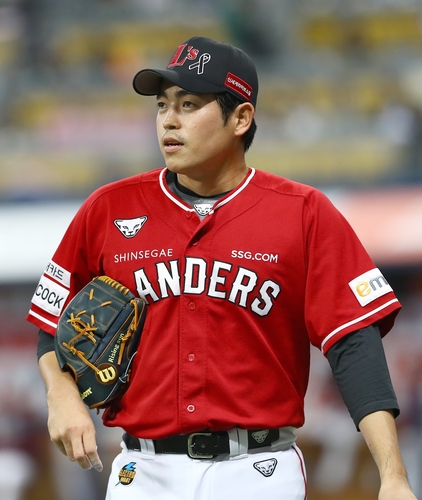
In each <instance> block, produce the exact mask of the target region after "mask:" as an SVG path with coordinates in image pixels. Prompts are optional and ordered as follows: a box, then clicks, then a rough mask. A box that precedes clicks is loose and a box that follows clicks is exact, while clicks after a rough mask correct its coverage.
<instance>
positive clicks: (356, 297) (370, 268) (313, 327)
mask: <svg viewBox="0 0 422 500" xmlns="http://www.w3.org/2000/svg"><path fill="white" fill-rule="evenodd" d="M305 219H306V221H305V227H306V228H307V234H306V235H305V238H306V244H305V245H306V251H307V265H308V268H307V284H306V299H305V315H306V316H305V319H306V324H307V328H308V332H309V336H310V339H311V342H312V343H313V344H314V345H315V346H316V347H318V348H320V349H322V351H323V352H324V353H326V352H327V350H328V349H329V348H330V347H331V346H332V345H333V344H335V343H336V342H337V341H338V340H339V339H340V338H342V337H344V336H345V335H347V334H348V333H351V332H353V331H356V330H359V329H360V328H365V327H367V326H369V325H371V324H373V323H378V325H379V327H380V330H381V334H382V335H385V334H386V333H387V332H388V331H389V330H390V329H391V327H392V326H393V323H394V319H395V316H396V315H397V313H398V311H399V310H400V308H401V305H400V304H399V302H398V300H397V298H396V296H395V295H394V292H393V290H392V288H391V287H390V285H389V284H388V282H387V280H386V279H385V277H384V276H383V274H382V273H381V271H380V270H379V269H378V268H377V267H376V265H375V264H374V262H373V261H372V259H371V258H370V256H369V255H368V253H367V252H366V250H365V249H364V248H363V246H362V244H361V242H360V240H359V239H358V237H357V236H356V234H355V232H354V231H353V229H352V228H351V226H350V225H349V223H348V222H347V221H346V219H345V218H344V217H343V216H342V215H341V213H340V212H339V211H338V210H337V209H336V208H335V207H334V206H333V205H332V203H331V202H330V201H329V200H328V198H327V197H326V196H325V195H323V194H322V193H319V192H314V194H313V195H312V196H311V197H309V198H308V206H307V209H306V211H305Z"/></svg>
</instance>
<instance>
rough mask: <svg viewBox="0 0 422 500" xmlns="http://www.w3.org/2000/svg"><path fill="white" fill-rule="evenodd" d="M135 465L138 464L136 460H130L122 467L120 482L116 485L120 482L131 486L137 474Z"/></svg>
mask: <svg viewBox="0 0 422 500" xmlns="http://www.w3.org/2000/svg"><path fill="white" fill-rule="evenodd" d="M135 465H136V463H135V462H129V463H128V464H126V465H125V466H123V467H122V468H121V469H120V472H119V482H118V483H117V484H116V486H117V485H118V484H122V485H123V486H129V485H130V484H131V483H132V482H133V480H134V479H135V476H136V467H135Z"/></svg>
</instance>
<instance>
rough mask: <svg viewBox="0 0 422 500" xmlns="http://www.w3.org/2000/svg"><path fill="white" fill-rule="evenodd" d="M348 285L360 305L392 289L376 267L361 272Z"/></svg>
mask: <svg viewBox="0 0 422 500" xmlns="http://www.w3.org/2000/svg"><path fill="white" fill-rule="evenodd" d="M349 286H350V289H351V290H352V292H353V294H354V295H355V297H356V298H357V300H358V302H359V304H360V305H361V306H362V307H363V306H366V305H367V304H369V303H371V302H372V301H374V300H375V299H378V298H379V297H382V296H383V295H385V294H386V293H389V292H392V291H393V289H392V288H391V286H390V285H389V284H388V282H387V280H386V279H385V278H384V276H383V275H382V273H381V271H380V270H379V269H378V268H374V269H371V270H370V271H368V272H366V273H363V274H361V275H360V276H358V277H357V278H355V279H353V280H352V281H350V282H349Z"/></svg>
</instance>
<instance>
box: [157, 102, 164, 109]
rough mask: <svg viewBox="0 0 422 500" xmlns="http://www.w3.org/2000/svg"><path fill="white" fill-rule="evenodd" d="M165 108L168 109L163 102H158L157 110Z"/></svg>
mask: <svg viewBox="0 0 422 500" xmlns="http://www.w3.org/2000/svg"><path fill="white" fill-rule="evenodd" d="M165 107H166V105H165V104H164V102H162V101H158V102H157V108H158V109H163V108H165Z"/></svg>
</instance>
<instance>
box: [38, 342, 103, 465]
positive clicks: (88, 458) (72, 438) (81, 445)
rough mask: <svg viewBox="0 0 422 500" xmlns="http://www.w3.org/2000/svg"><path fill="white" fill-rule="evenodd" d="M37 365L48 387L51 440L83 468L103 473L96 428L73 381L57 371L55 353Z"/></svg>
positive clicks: (46, 356) (45, 355)
mask: <svg viewBox="0 0 422 500" xmlns="http://www.w3.org/2000/svg"><path fill="white" fill-rule="evenodd" d="M39 366H40V371H41V375H42V377H43V379H44V382H45V384H46V387H47V403H48V430H49V433H50V437H51V440H52V441H53V442H54V443H55V444H56V445H57V447H58V448H59V450H60V451H61V452H62V453H63V454H65V455H67V456H68V457H69V459H70V460H71V461H72V462H77V463H78V464H79V466H80V467H82V469H91V467H94V469H96V470H97V471H102V470H103V464H102V463H101V459H100V457H99V455H98V452H97V444H96V439H95V434H96V433H95V426H94V423H93V421H92V418H91V416H90V415H89V411H88V409H87V407H86V406H85V405H84V403H83V401H82V399H81V397H80V395H79V390H78V388H77V386H76V384H75V382H74V380H73V378H72V377H71V375H70V374H69V373H63V372H62V371H61V370H60V368H59V365H58V363H57V358H56V354H55V353H54V352H48V353H46V354H44V355H43V356H42V357H41V359H40V361H39Z"/></svg>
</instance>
